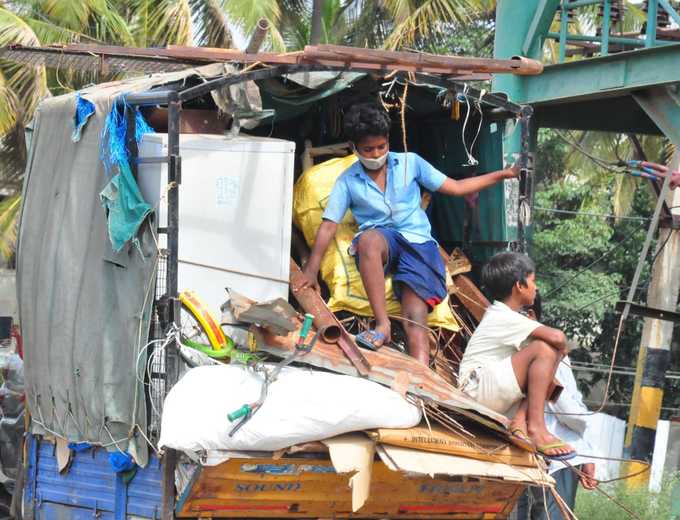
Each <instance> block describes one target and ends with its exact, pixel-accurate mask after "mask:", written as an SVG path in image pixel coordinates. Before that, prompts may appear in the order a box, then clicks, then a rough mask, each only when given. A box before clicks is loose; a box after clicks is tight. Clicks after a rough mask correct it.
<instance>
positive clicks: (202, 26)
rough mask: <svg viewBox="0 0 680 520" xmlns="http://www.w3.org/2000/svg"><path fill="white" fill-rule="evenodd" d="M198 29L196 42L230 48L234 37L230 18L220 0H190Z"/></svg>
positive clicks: (195, 26)
mask: <svg viewBox="0 0 680 520" xmlns="http://www.w3.org/2000/svg"><path fill="white" fill-rule="evenodd" d="M189 4H190V5H191V10H192V12H193V18H194V28H195V29H196V43H197V44H198V45H200V46H205V47H219V48H223V49H228V48H230V47H233V45H234V38H233V35H232V33H231V29H230V28H229V20H228V18H227V13H226V12H225V10H224V5H223V2H221V1H220V0H190V2H189Z"/></svg>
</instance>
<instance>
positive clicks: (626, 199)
mask: <svg viewBox="0 0 680 520" xmlns="http://www.w3.org/2000/svg"><path fill="white" fill-rule="evenodd" d="M638 186H639V183H638V180H637V179H635V178H634V177H631V176H630V175H619V176H618V177H617V178H616V182H615V185H614V200H613V201H612V206H613V210H614V215H615V216H616V217H625V216H626V215H628V214H629V213H630V211H631V209H633V199H634V198H635V191H636V190H637V189H638Z"/></svg>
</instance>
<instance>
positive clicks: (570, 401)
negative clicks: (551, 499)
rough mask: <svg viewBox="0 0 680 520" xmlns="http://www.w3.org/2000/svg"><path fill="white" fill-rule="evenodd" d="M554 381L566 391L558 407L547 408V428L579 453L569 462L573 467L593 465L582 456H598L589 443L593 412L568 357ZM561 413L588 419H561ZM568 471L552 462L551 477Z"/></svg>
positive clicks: (555, 405) (548, 405) (559, 400)
mask: <svg viewBox="0 0 680 520" xmlns="http://www.w3.org/2000/svg"><path fill="white" fill-rule="evenodd" d="M555 377H556V378H557V380H558V381H559V382H560V383H562V386H563V387H564V390H562V393H561V394H560V397H559V399H557V401H556V402H555V403H547V404H546V405H545V425H546V426H547V427H548V431H549V432H550V433H552V434H553V435H555V436H556V437H558V438H559V439H562V440H563V441H564V442H567V443H569V444H571V446H572V447H573V448H574V449H575V450H576V453H577V454H578V455H577V456H576V458H574V459H571V460H570V461H569V464H570V465H572V466H578V465H580V464H586V463H588V462H594V460H592V459H588V457H583V456H582V455H594V454H595V450H594V449H593V447H592V445H591V444H590V443H589V442H588V436H589V433H588V419H589V418H590V417H591V415H589V414H590V413H591V412H589V410H588V408H587V407H586V405H585V404H583V396H582V395H581V392H579V390H578V386H577V384H576V379H575V378H574V373H573V372H572V370H571V361H570V360H569V358H568V357H565V358H564V359H563V360H562V362H561V363H560V365H559V367H558V368H557V373H556V374H555ZM560 413H563V414H568V413H572V414H573V413H576V414H588V415H560ZM567 467H568V466H565V465H564V464H563V463H562V462H559V461H553V462H551V464H550V467H549V468H548V473H551V474H552V473H555V472H556V471H557V470H560V469H564V468H567Z"/></svg>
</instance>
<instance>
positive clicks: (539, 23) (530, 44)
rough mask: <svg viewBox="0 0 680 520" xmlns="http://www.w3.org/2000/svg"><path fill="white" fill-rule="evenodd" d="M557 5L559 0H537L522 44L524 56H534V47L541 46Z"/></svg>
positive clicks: (538, 47)
mask: <svg viewBox="0 0 680 520" xmlns="http://www.w3.org/2000/svg"><path fill="white" fill-rule="evenodd" d="M598 1H599V0H598ZM559 5H560V1H559V0H539V3H538V5H537V6H536V9H535V12H534V17H533V19H532V20H531V25H529V30H528V31H527V34H526V37H525V38H524V44H523V45H522V54H523V55H524V56H530V57H535V56H536V54H537V52H538V51H537V50H536V49H539V50H540V49H541V48H542V46H543V45H542V43H543V39H544V38H545V34H546V33H547V32H548V29H550V24H551V23H552V21H553V18H555V11H556V10H557V8H558V7H559Z"/></svg>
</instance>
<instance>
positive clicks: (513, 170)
mask: <svg viewBox="0 0 680 520" xmlns="http://www.w3.org/2000/svg"><path fill="white" fill-rule="evenodd" d="M517 177H519V163H515V164H513V165H512V166H510V168H506V169H505V170H503V178H504V179H516V178H517Z"/></svg>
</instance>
